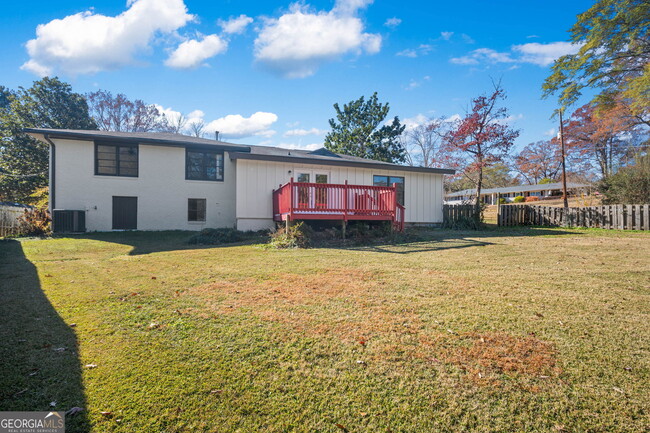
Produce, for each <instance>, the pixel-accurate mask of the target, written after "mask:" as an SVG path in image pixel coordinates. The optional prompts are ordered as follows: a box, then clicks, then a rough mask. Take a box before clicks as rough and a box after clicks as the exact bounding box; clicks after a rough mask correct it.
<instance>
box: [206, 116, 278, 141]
mask: <svg viewBox="0 0 650 433" xmlns="http://www.w3.org/2000/svg"><path fill="white" fill-rule="evenodd" d="M277 120H278V116H277V115H276V114H274V113H267V112H263V111H258V112H257V113H253V114H252V115H251V116H250V117H243V116H242V115H240V114H229V115H227V116H225V117H221V118H219V119H216V120H213V121H212V122H210V123H208V124H207V125H206V126H205V130H206V132H210V133H212V132H214V131H219V133H220V135H221V136H223V137H224V138H244V137H251V136H261V137H270V136H272V135H274V134H275V133H276V132H275V131H274V130H272V129H269V128H270V127H271V125H272V124H274V123H275V122H277Z"/></svg>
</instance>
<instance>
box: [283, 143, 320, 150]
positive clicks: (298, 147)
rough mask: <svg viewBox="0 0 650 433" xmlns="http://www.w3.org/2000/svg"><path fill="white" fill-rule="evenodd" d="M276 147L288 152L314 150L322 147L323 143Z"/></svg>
mask: <svg viewBox="0 0 650 433" xmlns="http://www.w3.org/2000/svg"><path fill="white" fill-rule="evenodd" d="M278 147H281V148H283V149H290V150H294V149H296V150H316V149H320V148H321V147H323V143H311V144H295V143H280V144H278Z"/></svg>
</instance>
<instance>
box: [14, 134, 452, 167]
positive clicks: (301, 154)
mask: <svg viewBox="0 0 650 433" xmlns="http://www.w3.org/2000/svg"><path fill="white" fill-rule="evenodd" d="M24 131H25V132H26V133H27V134H29V135H31V136H33V137H35V138H37V139H41V140H43V139H45V138H46V137H49V138H68V139H77V140H120V141H127V142H133V143H146V144H152V145H159V146H209V147H214V148H217V149H220V150H226V151H228V152H229V155H230V159H233V160H237V159H248V160H259V161H278V162H295V163H301V164H314V165H324V164H327V165H334V166H347V167H365V168H376V169H383V170H400V171H413V172H423V173H437V174H454V170H450V169H443V168H429V167H412V166H406V165H399V164H392V163H389V162H382V161H375V160H372V159H366V158H359V157H356V156H350V155H343V154H339V153H334V152H331V151H329V150H327V149H324V148H321V149H317V150H313V151H308V150H298V149H284V148H280V147H270V146H253V145H243V144H234V143H228V142H225V141H217V140H211V139H207V138H197V137H190V136H187V135H182V134H170V133H162V132H112V131H94V130H79V129H47V128H26V129H24Z"/></svg>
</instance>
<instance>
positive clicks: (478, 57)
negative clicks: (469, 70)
mask: <svg viewBox="0 0 650 433" xmlns="http://www.w3.org/2000/svg"><path fill="white" fill-rule="evenodd" d="M450 62H451V63H455V64H457V65H478V64H479V63H513V62H516V60H515V59H513V58H512V57H510V54H509V53H501V52H498V51H496V50H493V49H491V48H479V49H476V50H474V51H472V52H471V53H469V54H468V55H466V56H462V57H453V58H452V59H451V60H450Z"/></svg>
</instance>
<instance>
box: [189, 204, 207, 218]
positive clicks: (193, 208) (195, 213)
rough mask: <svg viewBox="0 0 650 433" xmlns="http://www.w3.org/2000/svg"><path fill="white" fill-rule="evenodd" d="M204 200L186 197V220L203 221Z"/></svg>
mask: <svg viewBox="0 0 650 433" xmlns="http://www.w3.org/2000/svg"><path fill="white" fill-rule="evenodd" d="M205 208H206V200H205V199H204V198H190V199H187V220H188V221H190V222H192V221H196V222H198V221H205Z"/></svg>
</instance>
